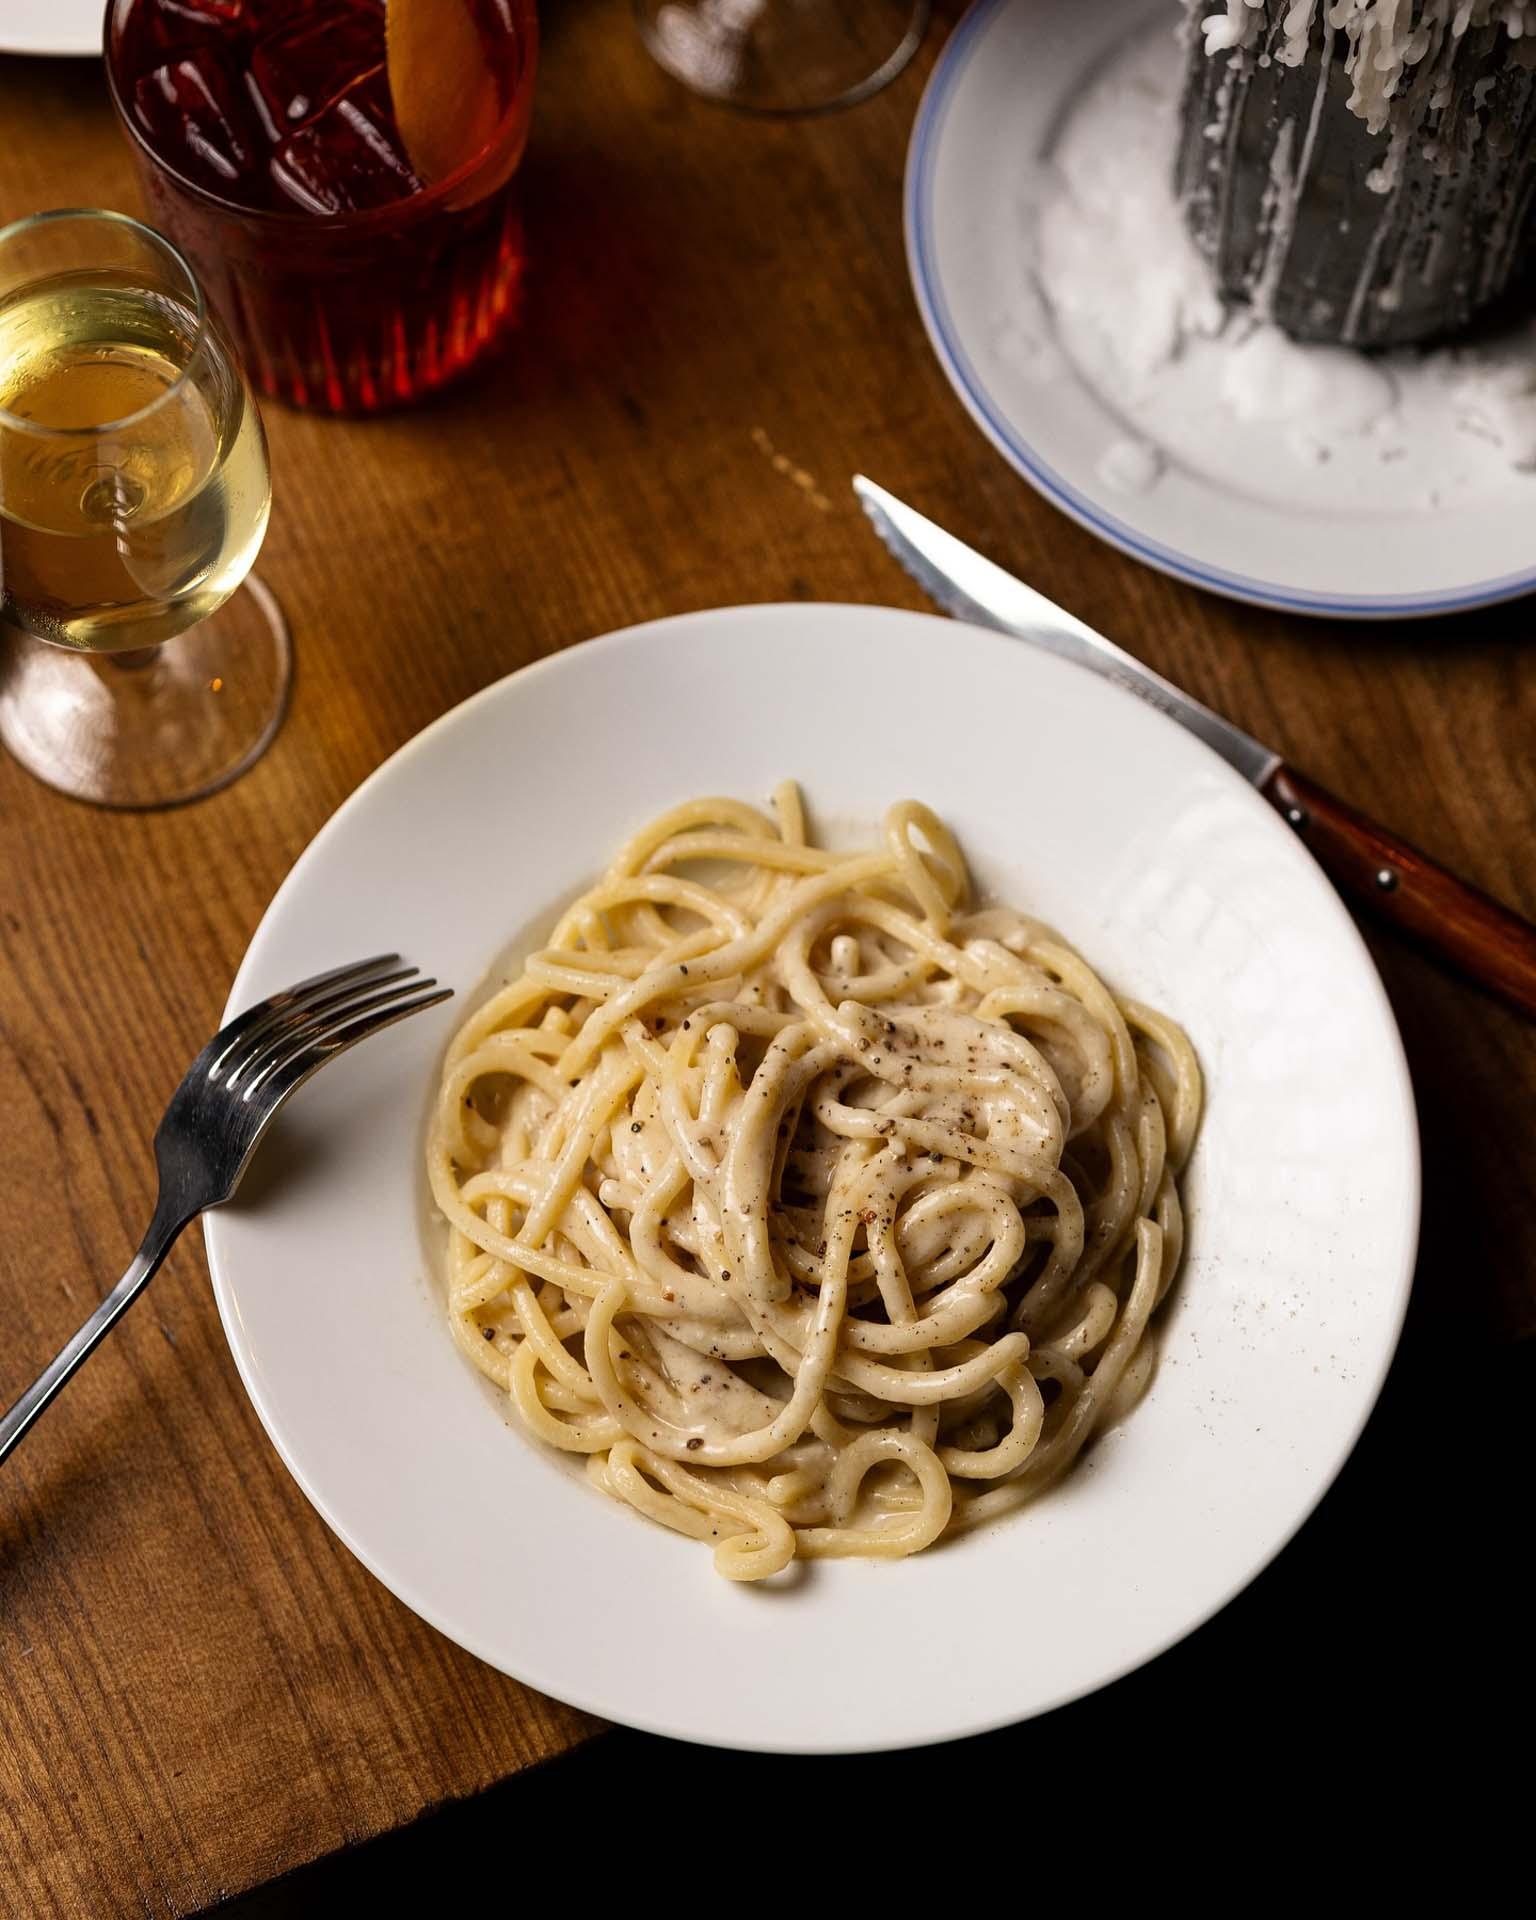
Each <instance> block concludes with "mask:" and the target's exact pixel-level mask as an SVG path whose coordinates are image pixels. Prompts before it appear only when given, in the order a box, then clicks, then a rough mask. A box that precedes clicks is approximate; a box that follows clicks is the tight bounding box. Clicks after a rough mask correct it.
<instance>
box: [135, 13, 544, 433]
mask: <svg viewBox="0 0 1536 1920" xmlns="http://www.w3.org/2000/svg"><path fill="white" fill-rule="evenodd" d="M400 4H401V0H395V5H396V6H397V7H399V6H400ZM432 4H433V6H434V8H435V9H436V10H435V11H433V12H431V13H426V14H424V13H423V11H422V6H421V0H414V5H413V7H412V13H413V16H414V20H415V22H416V26H417V31H416V35H415V43H416V46H417V47H418V48H420V47H421V46H422V45H423V44H425V46H426V48H427V57H440V58H442V59H443V60H444V61H445V63H446V62H453V63H454V69H453V74H452V80H451V109H448V110H445V111H444V112H443V113H442V114H441V115H440V116H437V117H438V118H440V119H441V122H442V124H441V126H436V125H434V124H432V122H433V117H434V116H433V110H432V102H433V100H434V99H442V98H443V97H444V89H443V88H442V86H439V87H438V89H437V91H436V93H435V94H434V92H433V90H432V88H431V87H427V88H425V89H419V90H418V94H417V97H415V98H413V99H412V100H410V101H407V99H406V98H405V94H406V88H405V87H403V86H402V85H401V84H400V82H401V79H402V67H401V52H400V46H399V43H398V42H397V43H396V44H395V45H394V46H392V47H391V49H390V51H389V57H388V58H386V39H385V27H386V18H385V4H384V0H111V3H110V5H109V6H108V9H107V71H108V76H109V79H110V82H111V88H112V96H113V100H114V102H115V103H116V106H117V110H118V113H119V114H120V116H121V117H122V121H123V124H124V126H125V127H126V128H127V130H128V133H129V136H130V139H131V141H132V144H133V146H134V149H135V152H136V155H137V158H138V161H139V169H140V174H141V177H142V180H143V186H144V192H145V196H146V198H147V200H148V202H149V206H150V210H151V214H152V217H153V218H154V220H155V222H156V224H157V225H159V226H161V227H163V228H164V229H165V230H166V231H167V232H168V233H170V234H171V235H172V236H173V237H174V238H175V239H176V240H177V241H178V242H179V244H180V245H181V246H182V248H183V249H184V250H185V251H186V253H188V254H189V255H190V256H191V257H192V259H193V260H194V261H195V262H196V264H197V267H198V271H199V273H200V274H201V276H202V280H203V284H204V287H205V288H206V290H207V292H208V295H209V297H210V298H211V300H212V302H213V304H214V305H215V306H216V307H217V308H218V309H219V311H220V313H221V314H222V315H223V317H224V319H225V320H226V322H227V323H228V325H229V326H230V327H231V329H232V330H233V331H234V333H235V334H236V335H237V336H238V339H239V342H240V345H241V348H242V350H243V354H244V359H245V364H246V368H247V371H248V372H249V374H250V377H251V379H252V381H253V382H254V383H255V384H256V385H257V386H258V387H259V388H260V390H261V391H262V392H263V393H266V394H269V395H272V396H273V397H275V398H276V399H279V400H286V401H288V402H290V403H291V404H292V405H294V406H298V407H313V408H318V409H321V410H322V411H327V412H336V413H341V412H365V413H366V412H373V411H375V410H377V409H379V408H383V407H394V406H401V405H404V404H406V403H408V402H409V401H412V400H415V399H418V398H420V397H421V396H422V395H423V394H427V393H431V392H433V391H434V390H435V389H436V388H438V387H440V386H442V385H443V384H444V383H445V382H446V381H448V380H451V379H452V378H454V376H455V375H457V374H459V373H462V372H463V371H464V370H465V369H466V368H467V367H469V366H472V365H473V364H474V363H475V362H476V361H477V360H478V359H480V358H481V356H482V355H483V354H484V353H485V352H486V351H487V349H488V348H490V347H491V346H492V344H493V343H494V342H495V341H496V340H497V338H498V337H499V336H500V335H501V334H502V333H504V332H505V330H506V329H507V327H508V326H509V325H510V324H511V322H512V320H513V319H514V318H515V316H516V312H517V307H518V296H519V292H520V288H521V282H522V274H523V240H522V225H521V221H520V219H519V217H518V211H517V205H516V197H515V171H516V168H517V164H518V161H519V160H520V158H521V157H522V151H523V146H524V143H525V142H526V140H527V136H528V120H529V114H530V111H531V107H532V96H533V74H534V64H535V57H536V49H537V40H538V30H537V24H536V20H535V14H534V0H432ZM423 21H425V23H426V27H427V31H428V35H429V36H435V37H429V38H428V39H427V40H426V41H425V42H423V38H422V33H421V23H422V22H423ZM390 24H391V31H392V32H394V31H396V30H397V29H398V28H400V27H401V26H402V25H403V24H404V20H403V9H402V11H401V12H399V13H397V14H395V15H394V16H393V17H392V19H391V23H390ZM422 57H423V56H421V55H420V54H419V53H418V56H417V66H418V68H419V64H420V60H421V58H422ZM433 77H435V78H437V79H439V80H441V79H442V78H443V76H442V75H437V76H433ZM392 78H393V80H394V83H395V84H394V86H393V87H392V85H391V80H392ZM397 94H398V95H399V96H400V98H399V99H398V100H397V98H396V95H397ZM424 101H425V103H426V116H425V118H424V115H423V102H424ZM403 129H404V130H403Z"/></svg>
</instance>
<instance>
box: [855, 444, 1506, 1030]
mask: <svg viewBox="0 0 1536 1920" xmlns="http://www.w3.org/2000/svg"><path fill="white" fill-rule="evenodd" d="M853 486H854V491H855V493H857V494H858V496H859V499H860V500H861V501H862V503H863V506H864V511H865V512H866V513H867V514H868V515H869V517H870V519H871V521H873V523H874V527H875V531H876V532H877V533H878V534H879V535H880V538H881V539H882V540H883V541H884V542H885V544H886V546H887V547H889V548H890V550H891V552H892V554H894V556H895V557H896V559H897V560H899V561H900V562H901V564H902V566H903V567H905V568H906V570H907V572H908V573H909V574H911V576H912V578H913V579H914V580H915V581H916V582H917V583H918V585H919V586H920V587H921V588H922V589H923V590H924V592H925V593H927V594H928V595H929V596H930V597H931V598H932V599H933V600H935V601H936V602H937V603H938V605H939V606H941V607H942V608H943V609H944V610H945V612H946V613H951V614H953V615H954V616H955V617H956V618H957V619H959V620H969V621H971V622H972V623H973V624H975V625H977V626H983V627H994V628H996V629H997V630H998V631H999V632H1000V633H1011V634H1013V635H1015V636H1016V637H1017V638H1018V639H1020V640H1028V641H1030V642H1032V643H1033V644H1034V645H1035V646H1039V647H1044V648H1046V649H1047V651H1049V652H1051V653H1054V654H1058V655H1060V656H1061V657H1062V658H1063V659H1066V660H1072V661H1075V662H1076V663H1077V665H1078V666H1081V667H1087V668H1088V669H1089V670H1090V671H1091V672H1093V673H1097V674H1099V675H1100V676H1101V677H1102V678H1104V679H1106V680H1113V681H1114V682H1115V684H1116V685H1117V686H1121V687H1124V688H1125V689H1126V691H1127V692H1129V693H1134V694H1136V695H1137V696H1138V697H1139V698H1141V699H1143V700H1145V701H1147V702H1149V703H1150V704H1151V705H1152V706H1154V707H1157V708H1158V709H1159V710H1160V711H1161V712H1163V713H1165V714H1167V715H1168V717H1169V718H1170V719H1171V720H1177V721H1178V723H1179V724H1180V726H1182V727H1187V728H1188V729H1189V731H1190V732H1191V733H1193V734H1194V735H1196V736H1197V738H1199V739H1201V740H1203V741H1204V742H1205V744H1206V745H1207V746H1208V747H1210V748H1211V749H1212V751H1213V752H1215V753H1219V754H1220V755H1221V757H1222V759H1223V760H1225V761H1226V762H1227V764H1228V765H1229V766H1232V767H1235V768H1236V770H1237V771H1238V772H1239V773H1240V774H1241V775H1242V776H1243V778H1244V779H1245V780H1247V781H1249V782H1250V783H1251V784H1252V785H1253V786H1255V787H1257V788H1258V790H1259V792H1260V793H1261V794H1263V796H1264V798H1265V799H1266V800H1267V801H1269V803H1270V805H1271V806H1272V807H1274V808H1275V809H1276V810H1277V811H1278V812H1279V814H1280V815H1281V817H1282V818H1283V819H1285V820H1286V821H1287V822H1288V823H1289V824H1290V826H1292V827H1293V828H1294V829H1295V831H1296V833H1297V834H1298V835H1299V836H1300V838H1301V839H1302V841H1303V842H1304V843H1305V844H1306V846H1307V847H1308V848H1309V849H1310V850H1311V853H1312V855H1313V857H1314V859H1315V860H1316V861H1317V863H1318V865H1319V866H1320V867H1321V868H1322V869H1323V871H1324V872H1325V873H1326V874H1327V875H1328V877H1329V878H1330V879H1331V880H1332V881H1333V883H1334V885H1335V886H1337V887H1338V889H1339V891H1340V892H1341V893H1342V894H1344V895H1345V897H1346V898H1347V899H1349V900H1351V901H1353V902H1355V903H1356V904H1357V905H1360V906H1364V907H1369V908H1370V909H1371V910H1372V911H1373V912H1374V913H1376V914H1377V915H1379V916H1380V917H1381V918H1383V919H1385V920H1387V921H1388V922H1390V923H1391V924H1392V925H1393V926H1395V927H1397V928H1399V929H1401V931H1402V932H1404V933H1406V934H1408V935H1410V936H1411V937H1412V938H1414V939H1415V940H1417V941H1418V942H1419V943H1420V945H1422V946H1424V947H1426V948H1428V949H1429V951H1430V952H1432V953H1434V954H1436V955H1437V956H1438V957H1439V958H1441V959H1442V960H1445V961H1448V962H1449V963H1450V964H1451V965H1452V966H1454V967H1455V968H1457V969H1458V971H1460V972H1461V973H1463V974H1465V975H1466V976H1467V977H1468V979H1471V980H1475V981H1476V982H1477V983H1478V985H1479V986H1482V987H1486V988H1488V989H1489V990H1490V991H1491V992H1493V993H1496V994H1499V995H1501V996H1502V997H1503V998H1504V999H1505V1000H1507V1001H1509V1003H1510V1004H1511V1005H1512V1006H1516V1007H1519V1008H1520V1009H1521V1010H1522V1011H1523V1012H1525V1013H1536V926H1533V925H1532V924H1531V922H1530V921H1529V920H1524V919H1522V918H1521V917H1520V915H1519V914H1517V913H1513V912H1511V911H1510V909H1509V908H1508V907H1504V906H1501V905H1500V904H1499V902H1498V901H1497V900H1494V899H1491V898H1490V897H1489V895H1487V894H1486V893H1483V892H1481V891H1480V890H1479V889H1478V888H1477V887H1474V886H1471V885H1470V884H1469V883H1468V882H1467V881H1465V880H1458V879H1457V878H1456V876H1455V874H1453V873H1451V872H1449V871H1448V870H1447V869H1446V868H1445V867H1442V866H1439V865H1438V864H1437V863H1436V862H1435V861H1433V860H1431V859H1430V858H1429V857H1428V855H1427V854H1423V853H1420V852H1418V850H1417V849H1416V848H1414V847H1411V846H1409V844H1408V843H1407V841H1405V840H1399V839H1398V838H1397V836H1396V835H1395V834H1392V833H1389V832H1388V831H1387V830H1386V828H1385V827H1380V826H1378V825H1377V824H1376V822H1375V821H1374V820H1369V819H1367V818H1366V816H1365V815H1364V814H1362V813H1357V812H1356V811H1355V809H1354V808H1353V807H1351V806H1347V805H1346V804H1345V802H1344V801H1342V800H1340V799H1337V798H1336V797H1335V796H1334V795H1333V794H1331V793H1329V792H1328V791H1327V789H1326V788H1324V787H1320V786H1318V785H1317V783H1316V782H1315V781H1313V780H1309V779H1308V778H1307V777H1306V775H1305V774H1302V773H1298V772H1297V771H1296V770H1295V768H1294V767H1289V766H1287V765H1286V763H1285V762H1284V760H1282V759H1281V757H1280V755H1279V754H1278V753H1274V752H1272V751H1271V750H1270V748H1268V747H1266V746H1263V745H1262V744H1261V743H1260V742H1259V741H1257V740H1255V739H1254V738H1253V737H1252V736H1251V735H1250V734H1246V733H1244V732H1243V731H1242V730H1241V728H1239V727H1234V726H1233V725H1232V724H1231V722H1230V721H1227V720H1223V719H1222V718H1221V716H1220V715H1219V714H1215V713H1212V712H1211V710H1210V708H1209V707H1204V706H1202V705H1201V704H1200V702H1199V701H1198V700H1194V699H1191V698H1190V696H1189V695H1188V694H1187V693H1185V692H1183V691H1182V690H1181V689H1180V688H1178V687H1176V686H1174V685H1173V683H1172V682H1171V681H1169V680H1165V679H1163V677H1162V675H1161V674H1157V673H1154V672H1153V671H1152V669H1151V668H1150V667H1148V666H1144V665H1143V664H1142V662H1141V661H1140V660H1137V659H1135V658H1134V657H1133V656H1132V655H1130V654H1128V653H1126V652H1124V651H1123V650H1122V649H1121V648H1119V647H1117V646H1115V645H1114V643H1113V642H1112V641H1109V640H1106V639H1105V638H1104V637H1103V635H1102V634H1098V633H1095V632H1094V630H1093V629H1092V627H1089V626H1085V625H1084V623H1083V622H1082V621H1081V620H1078V619H1076V618H1075V617H1074V616H1073V615H1072V614H1070V613H1066V612H1064V611H1063V610H1062V609H1061V608H1060V607H1058V606H1056V605H1055V604H1054V603H1053V602H1051V601H1050V600H1047V599H1046V597H1045V595H1044V594H1042V593H1036V591H1035V590H1034V588H1033V587H1027V586H1025V584H1024V582H1023V581H1022V580H1016V579H1015V578H1014V577H1013V575H1012V574H1010V573H1005V572H1004V571H1003V569H1002V568H1001V567H997V566H994V565H993V564H992V562H991V561H990V560H986V559H983V557H982V556H981V555H980V554H979V553H976V552H974V551H973V550H972V549H971V548H970V547H968V546H966V545H965V544H964V543H963V542H962V541H960V540H957V539H956V538H955V537H954V535H953V534H949V533H946V532H945V531H944V529H943V528H942V527H937V526H935V525H934V523H933V522H932V521H931V520H927V519H924V517H923V516H922V514H920V513H917V512H915V511H914V510H913V509H912V508H911V507H909V506H905V505H904V504H903V503H902V502H901V501H900V500H898V499H896V498H895V496H894V495H892V494H889V493H887V492H886V491H885V489H884V488H883V487H877V486H876V485H875V484H874V482H873V481H871V480H866V479H865V478H864V477H863V476H862V475H859V476H858V477H856V478H855V480H854V483H853Z"/></svg>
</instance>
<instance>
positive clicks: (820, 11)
mask: <svg viewBox="0 0 1536 1920" xmlns="http://www.w3.org/2000/svg"><path fill="white" fill-rule="evenodd" d="M634 9H635V20H636V23H637V24H638V26H639V29H640V37H641V38H642V39H643V40H644V42H645V44H646V46H647V48H648V49H649V50H650V53H651V56H652V58H653V59H654V60H655V61H656V62H657V64H658V65H659V66H662V67H665V68H666V70H667V72H668V73H670V74H672V75H673V77H674V78H675V79H678V80H681V81H682V82H683V84H684V86H686V87H690V88H691V89H692V90H693V91H694V92H695V93H698V94H702V95H703V96H704V97H705V98H706V99H708V100H718V101H720V102H721V104H722V105H724V106H730V107H737V108H739V109H740V110H741V111H742V112H744V113H767V114H796V113H825V112H828V111H829V110H830V109H831V108H833V107H850V106H853V105H854V104H855V102H857V101H860V100H867V99H868V98H869V97H870V95H871V94H873V93H878V92H879V90H880V89H881V87H883V86H885V85H887V84H888V83H889V82H890V81H892V80H894V79H895V78H896V76H897V74H898V73H900V72H901V70H902V68H903V67H905V66H906V64H907V62H908V61H909V60H910V59H911V58H912V56H913V54H914V53H916V51H917V49H918V47H919V46H920V45H921V44H922V38H923V33H924V30H925V29H926V27H927V25H928V12H929V0H634Z"/></svg>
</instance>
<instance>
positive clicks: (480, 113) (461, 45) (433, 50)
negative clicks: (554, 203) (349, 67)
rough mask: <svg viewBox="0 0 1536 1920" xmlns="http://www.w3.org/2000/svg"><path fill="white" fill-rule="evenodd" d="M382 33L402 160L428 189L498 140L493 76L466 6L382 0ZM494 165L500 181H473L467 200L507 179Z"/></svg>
mask: <svg viewBox="0 0 1536 1920" xmlns="http://www.w3.org/2000/svg"><path fill="white" fill-rule="evenodd" d="M384 27H385V42H384V45H385V61H386V70H387V72H388V76H389V91H390V95H391V98H392V99H393V102H394V109H395V124H396V126H397V127H398V128H399V130H400V139H401V142H402V144H403V145H404V147H405V152H406V157H407V158H408V159H409V161H410V163H411V165H412V167H413V168H414V169H415V171H416V173H417V175H418V176H419V177H420V179H421V181H422V183H423V184H424V185H426V186H429V187H430V186H431V185H433V184H434V182H436V181H438V180H446V179H447V177H448V175H449V174H451V173H457V172H458V171H459V169H460V168H461V167H463V166H466V165H467V164H468V163H469V162H470V161H472V160H473V159H474V158H475V157H476V155H478V154H481V153H484V152H485V151H486V149H487V148H488V147H489V146H490V145H491V143H492V142H493V141H495V140H496V138H497V134H498V131H499V129H500V126H501V121H502V105H501V99H500V96H499V94H498V91H497V86H496V76H495V74H494V73H493V72H492V71H491V64H490V61H489V59H488V58H487V56H486V49H485V43H484V41H483V40H482V39H481V37H480V32H479V29H478V27H477V26H476V24H475V17H474V14H473V12H472V11H471V9H470V5H469V0H387V4H386V6H385V13H384ZM497 159H498V167H497V171H498V172H499V174H500V178H499V179H497V178H488V179H487V180H484V181H482V180H480V179H479V178H476V179H475V180H474V183H473V187H474V191H473V192H472V193H471V195H470V198H471V199H479V198H481V197H482V195H483V194H485V193H488V192H490V191H492V190H493V189H494V187H496V186H499V185H500V184H501V181H502V180H504V179H506V177H507V175H508V174H509V173H510V172H511V171H512V168H511V166H508V167H505V168H504V169H503V168H501V166H500V164H499V162H500V156H499V155H498V156H497ZM512 164H513V165H516V156H514V157H513V162H512ZM467 184H468V183H466V185H467Z"/></svg>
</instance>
